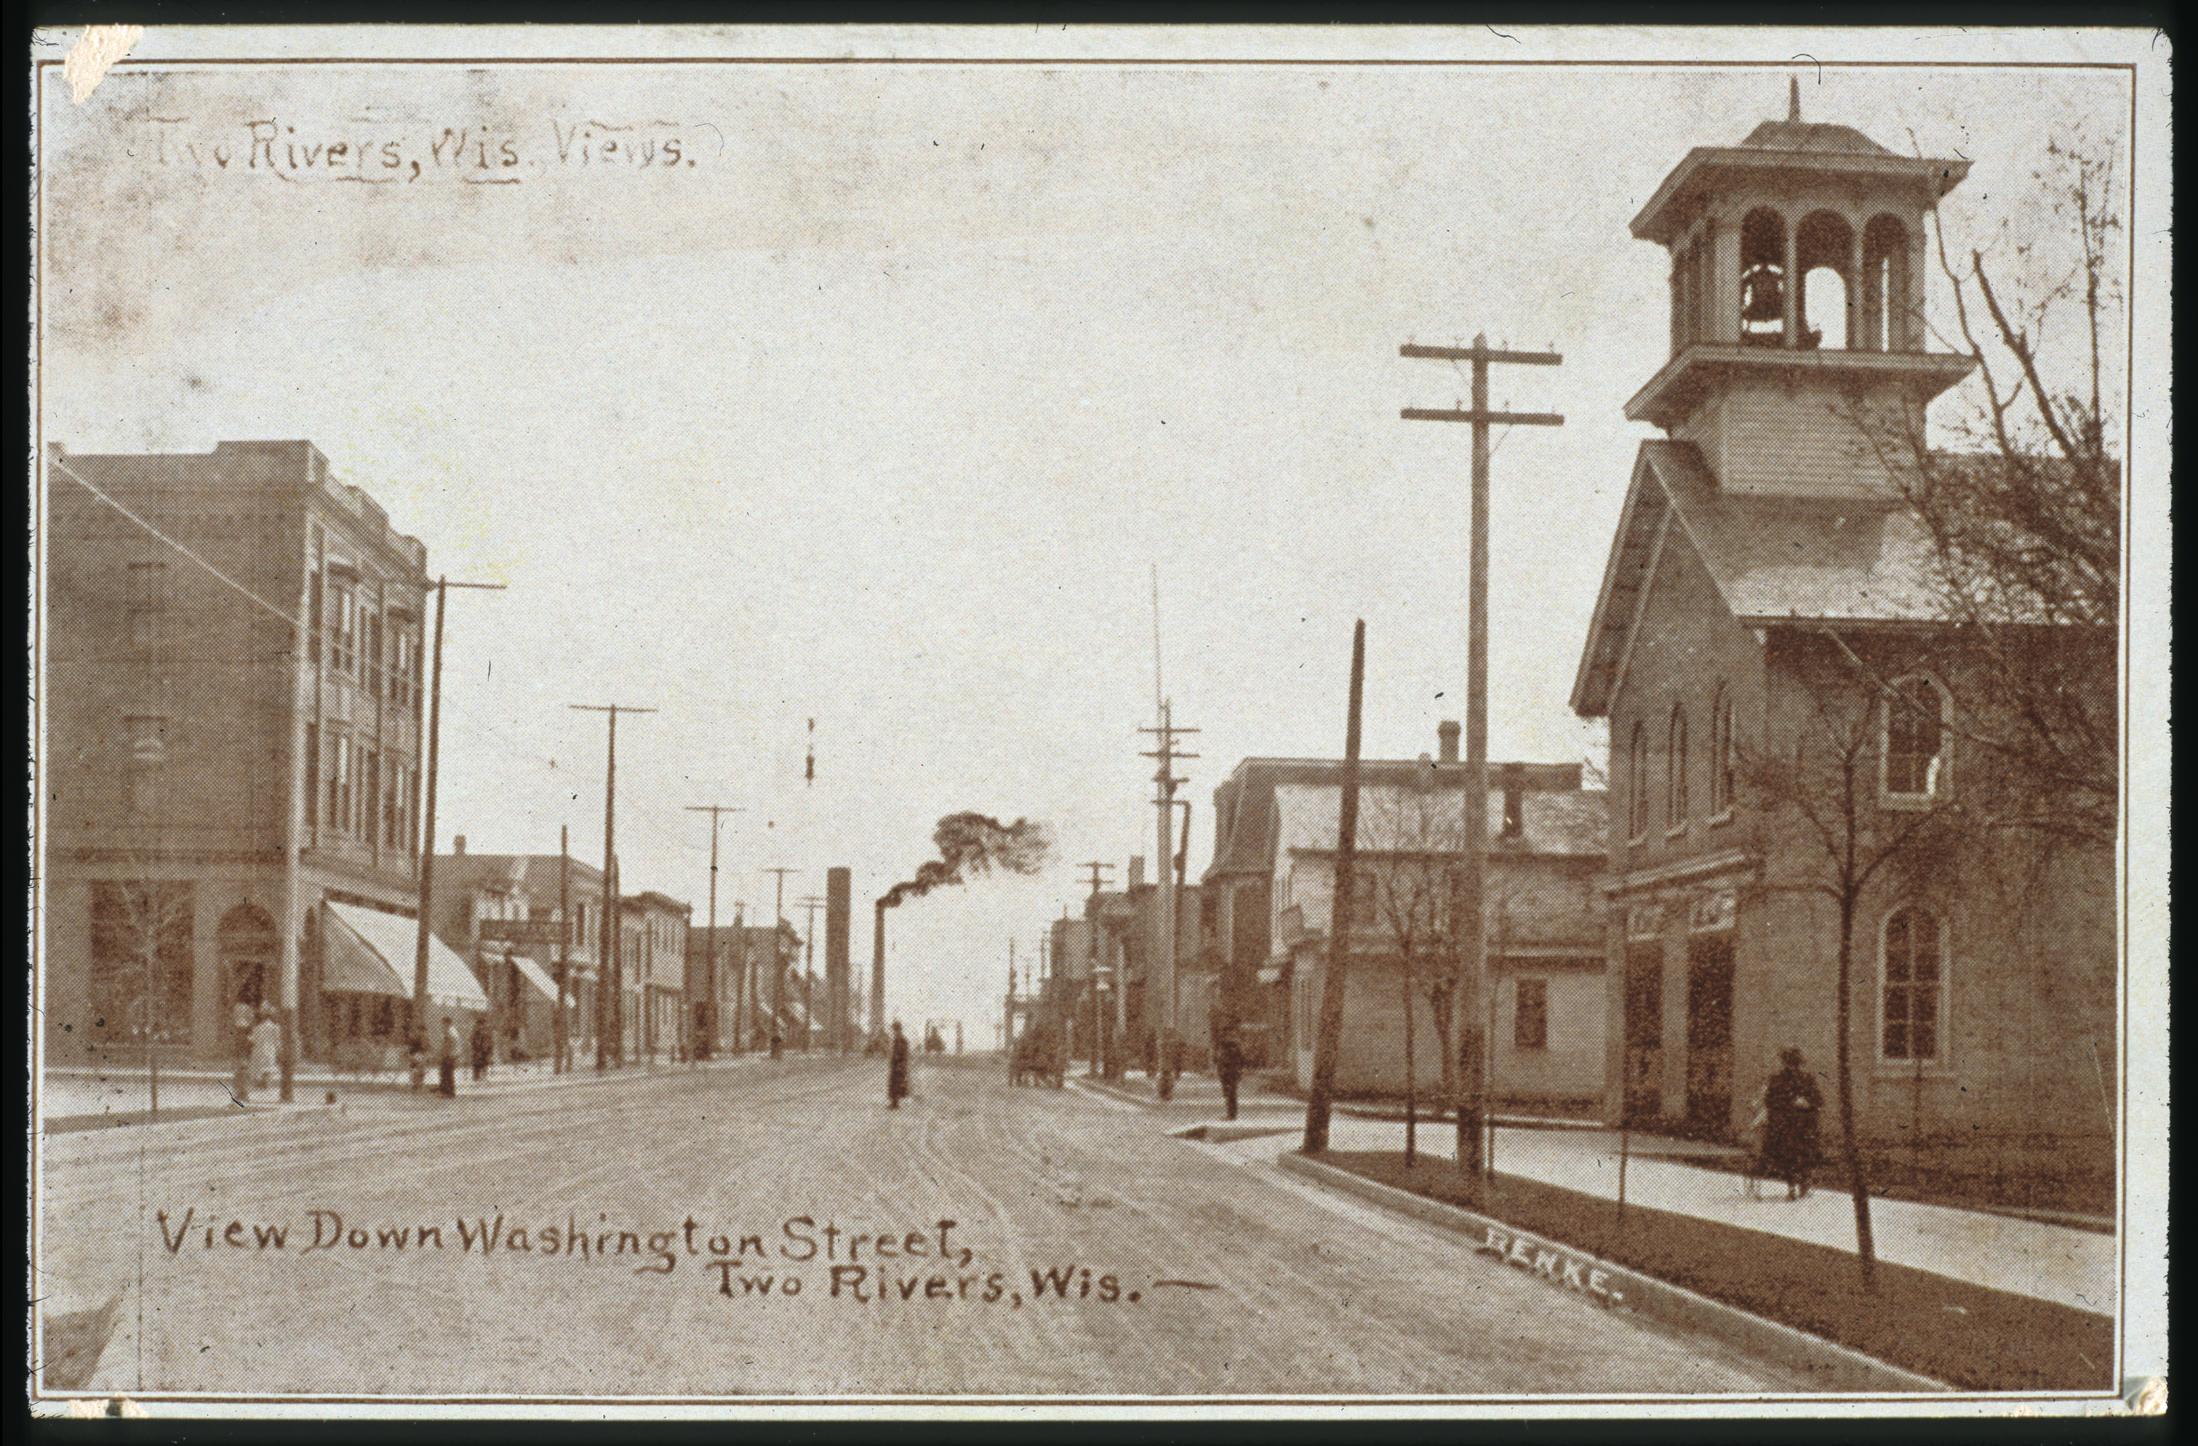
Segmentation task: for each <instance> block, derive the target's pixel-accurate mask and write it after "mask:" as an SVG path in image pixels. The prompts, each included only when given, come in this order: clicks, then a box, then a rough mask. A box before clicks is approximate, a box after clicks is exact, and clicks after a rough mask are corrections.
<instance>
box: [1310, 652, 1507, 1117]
mask: <svg viewBox="0 0 2198 1446" xmlns="http://www.w3.org/2000/svg"><path fill="white" fill-rule="evenodd" d="M1365 697H1366V620H1365V619H1364V618H1360V619H1359V621H1358V626H1356V627H1355V628H1353V629H1352V630H1351V711H1350V713H1349V715H1348V717H1347V719H1346V721H1345V723H1344V729H1343V802H1342V809H1341V811H1340V812H1339V814H1338V815H1337V818H1336V882H1335V903H1334V904H1332V905H1331V906H1330V907H1329V911H1328V966H1327V968H1326V969H1324V970H1322V971H1321V976H1322V977H1321V981H1320V1030H1319V1033H1317V1034H1316V1035H1314V1037H1313V1084H1312V1088H1311V1089H1309V1090H1308V1091H1306V1100H1305V1153H1306V1154H1308V1155H1318V1154H1323V1153H1325V1152H1326V1151H1327V1149H1328V1119H1329V1108H1330V1104H1331V1102H1332V1100H1333V1098H1334V1095H1335V1085H1336V1059H1337V1056H1339V1055H1341V1054H1342V1053H1343V990H1344V980H1345V975H1346V974H1347V973H1348V972H1349V969H1350V962H1351V930H1352V928H1353V926H1354V924H1353V919H1352V912H1353V909H1352V906H1353V904H1354V903H1355V902H1356V901H1357V898H1358V882H1357V878H1356V873H1357V867H1358V776H1359V768H1358V756H1359V718H1360V713H1361V706H1362V704H1363V703H1364V701H1365ZM1472 811H1473V810H1472V808H1471V807H1470V801H1469V806H1468V807H1467V809H1466V812H1467V813H1471V812H1472ZM1405 1004H1406V1007H1408V1008H1409V1007H1410V1004H1411V1001H1410V1000H1406V1001H1405Z"/></svg>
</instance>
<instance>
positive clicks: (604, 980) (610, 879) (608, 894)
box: [566, 703, 656, 1070]
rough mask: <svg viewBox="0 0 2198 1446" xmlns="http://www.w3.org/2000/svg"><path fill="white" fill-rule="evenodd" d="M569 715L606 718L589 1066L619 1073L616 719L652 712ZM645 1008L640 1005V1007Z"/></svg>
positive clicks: (629, 708) (621, 1005)
mask: <svg viewBox="0 0 2198 1446" xmlns="http://www.w3.org/2000/svg"><path fill="white" fill-rule="evenodd" d="M566 706H568V707H570V708H571V709H572V710H573V711H574V712H575V713H607V714H609V715H610V730H609V742H608V745H607V747H606V750H605V754H604V763H603V906H602V908H601V910H600V911H599V912H600V913H601V914H602V916H603V918H602V940H603V942H602V947H601V948H600V949H598V950H597V951H596V960H595V1067H596V1068H597V1069H598V1070H602V1069H607V1068H609V1067H610V1066H611V1065H612V1064H617V1065H618V1066H620V1067H621V1068H623V1067H624V1065H625V1063H626V1030H625V1023H626V1020H625V1000H624V998H623V997H622V993H621V991H622V989H623V986H624V983H625V981H624V979H622V978H621V977H620V970H619V958H618V831H617V815H618V715H619V714H621V713H654V712H655V711H656V710H655V709H654V708H637V707H635V706H634V705H633V704H631V703H571V704H567V705H566ZM644 1007H645V1002H644Z"/></svg>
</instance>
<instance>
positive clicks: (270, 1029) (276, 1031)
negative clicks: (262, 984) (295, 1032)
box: [252, 1004, 282, 1089]
mask: <svg viewBox="0 0 2198 1446" xmlns="http://www.w3.org/2000/svg"><path fill="white" fill-rule="evenodd" d="M281 1051H282V1026H281V1025H280V1024H278V1023H276V1021H275V1011H274V1008H273V1006H271V1005H266V1004H262V1005H261V1006H260V1007H259V1023H257V1024H255V1025H253V1026H252V1083H253V1084H255V1085H258V1086H259V1087H260V1088H261V1089H265V1088H267V1086H268V1085H269V1084H270V1083H272V1082H273V1081H274V1078H275V1071H276V1070H277V1069H278V1068H280V1064H279V1063H278V1060H277V1056H278V1055H279V1054H280V1053H281Z"/></svg>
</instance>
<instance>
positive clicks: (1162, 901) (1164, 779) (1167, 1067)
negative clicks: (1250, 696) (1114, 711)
mask: <svg viewBox="0 0 2198 1446" xmlns="http://www.w3.org/2000/svg"><path fill="white" fill-rule="evenodd" d="M1137 731H1138V732H1140V733H1150V734H1153V735H1154V741H1155V742H1156V743H1158V745H1159V746H1158V747H1157V748H1155V749H1154V750H1153V751H1152V752H1150V753H1145V754H1141V755H1140V756H1141V757H1145V758H1156V759H1158V760H1159V761H1160V770H1159V772H1157V773H1155V774H1154V775H1153V782H1155V783H1156V784H1158V785H1159V795H1158V796H1157V797H1156V798H1154V799H1153V803H1154V804H1155V805H1157V806H1158V808H1159V810H1160V830H1159V832H1160V854H1159V863H1160V867H1159V868H1158V869H1157V870H1155V873H1156V874H1157V875H1158V877H1157V878H1156V879H1155V885H1156V893H1155V898H1157V900H1158V901H1159V908H1158V910H1157V911H1156V912H1157V913H1158V914H1159V916H1160V920H1159V926H1160V927H1159V932H1160V937H1159V939H1158V940H1157V941H1156V944H1157V947H1155V949H1154V950H1153V970H1152V978H1151V979H1150V981H1148V987H1147V988H1146V990H1145V997H1146V999H1147V1000H1148V1002H1154V1003H1157V1005H1158V1009H1157V1011H1156V1012H1157V1013H1158V1014H1159V1016H1160V1018H1159V1023H1158V1027H1157V1028H1156V1030H1155V1033H1156V1034H1157V1035H1158V1036H1159V1043H1160V1079H1159V1093H1160V1098H1162V1099H1164V1100H1165V1099H1172V1098H1174V1095H1175V870H1174V869H1173V868H1172V867H1170V865H1171V864H1172V863H1173V861H1174V859H1175V847H1174V843H1173V835H1174V832H1175V787H1176V785H1177V784H1179V783H1181V782H1183V780H1182V779H1180V778H1177V777H1176V776H1175V765H1176V764H1177V763H1178V762H1181V761H1183V760H1185V759H1192V758H1196V757H1198V755H1197V754H1195V753H1180V752H1177V751H1176V746H1175V740H1176V739H1177V738H1178V737H1180V736H1182V735H1185V734H1190V733H1196V732H1197V731H1198V730H1197V729H1196V728H1184V727H1179V726H1177V724H1176V722H1175V705H1174V704H1173V703H1172V702H1170V701H1168V700H1166V699H1162V700H1161V703H1160V722H1159V725H1158V726H1157V727H1153V728H1140V729H1138V730H1137Z"/></svg>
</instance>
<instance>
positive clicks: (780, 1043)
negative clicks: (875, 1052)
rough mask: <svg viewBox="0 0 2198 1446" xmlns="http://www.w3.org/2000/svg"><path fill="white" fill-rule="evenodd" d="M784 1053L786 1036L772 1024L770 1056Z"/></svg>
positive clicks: (780, 1056) (895, 1027)
mask: <svg viewBox="0 0 2198 1446" xmlns="http://www.w3.org/2000/svg"><path fill="white" fill-rule="evenodd" d="M893 1029H894V1031H895V1032H896V1033H898V1032H899V1030H900V1026H899V1025H897V1024H896V1025H894V1026H893ZM785 1054H786V1036H784V1035H782V1034H780V1033H779V1032H778V1026H777V1025H775V1024H774V1025H772V1026H771V1058H773V1059H782V1058H784V1057H785Z"/></svg>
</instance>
